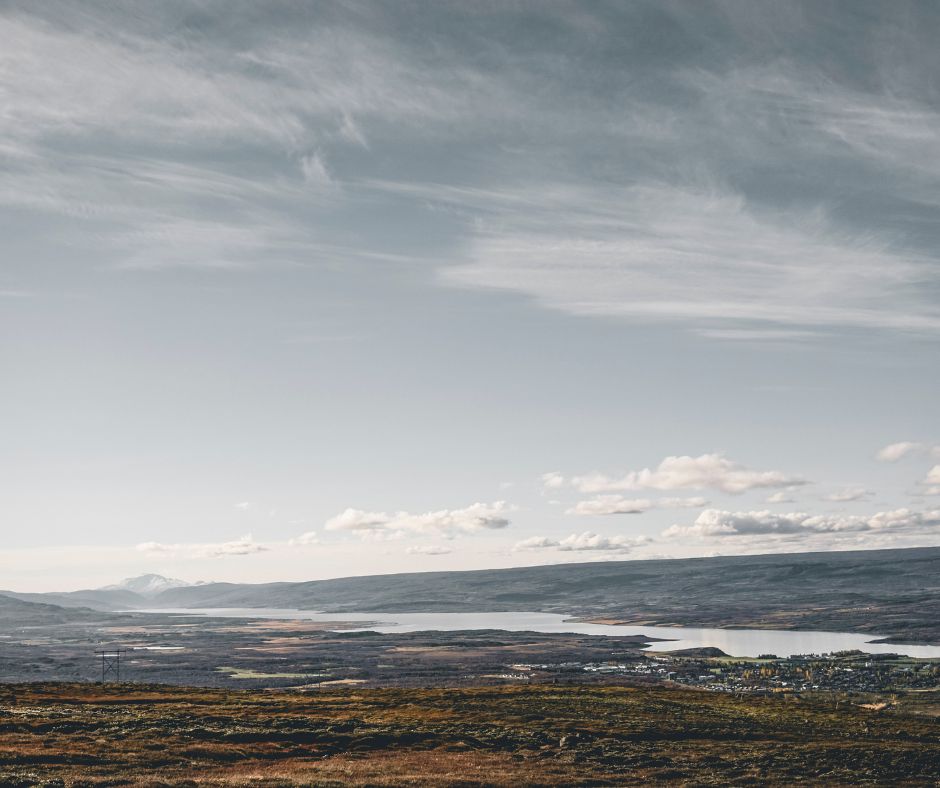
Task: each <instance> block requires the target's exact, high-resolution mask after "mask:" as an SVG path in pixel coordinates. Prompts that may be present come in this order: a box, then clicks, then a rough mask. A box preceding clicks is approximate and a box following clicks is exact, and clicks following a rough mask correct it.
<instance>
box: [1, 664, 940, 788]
mask: <svg viewBox="0 0 940 788" xmlns="http://www.w3.org/2000/svg"><path fill="white" fill-rule="evenodd" d="M931 698H933V700H931ZM938 713H940V704H938V703H937V700H936V698H935V697H934V696H933V694H932V693H922V694H920V695H912V696H911V697H910V698H904V699H901V701H900V702H898V703H897V704H896V705H894V706H890V705H889V706H886V705H885V704H883V703H881V704H872V705H870V706H869V707H867V708H866V707H865V706H863V705H862V704H860V703H859V702H858V699H849V698H848V697H846V696H840V695H809V696H803V697H796V696H789V697H783V696H767V697H754V696H748V697H735V696H731V695H724V694H715V693H706V692H699V691H693V690H688V689H680V688H672V687H622V686H617V687H614V686H583V685H581V686H570V685H568V686H562V685H558V686H555V685H532V686H526V687H479V688H460V689H448V688H443V689H369V690H353V691H350V690H346V691H335V690H331V691H320V692H313V693H296V692H293V693H285V692H270V691H268V692H236V691H226V690H208V689H195V688H182V687H166V686H156V685H149V686H147V685H128V684H121V685H118V684H105V685H94V684H53V683H49V684H18V685H2V686H0V720H2V724H0V783H2V784H4V785H32V784H36V783H39V782H43V781H49V780H58V781H60V782H58V783H56V784H63V783H64V784H66V785H76V784H81V785H114V784H118V783H120V784H147V785H152V784H160V785H184V784H187V785H192V784H199V785H247V784H251V785H261V786H274V785H278V786H280V785H309V784H311V783H313V784H323V785H340V784H344V785H348V784H359V785H363V784H369V785H389V786H392V785H408V784H416V783H420V784H425V785H453V784H460V785H483V784H487V785H519V784H527V785H562V784H564V785H571V784H594V785H597V784H618V785H640V784H644V783H649V782H651V781H657V782H664V783H675V784H685V783H689V782H691V783H694V784H697V785H719V784H720V785H728V784H753V783H754V782H755V781H759V782H760V783H761V784H764V785H790V784H793V783H794V782H796V781H801V782H803V783H804V784H806V783H809V784H828V785H832V784H852V785H865V784H868V785H887V784H898V783H902V784H907V785H933V784H935V782H936V781H937V780H940V758H938V757H937V751H938V747H940V718H938V716H937V715H938Z"/></svg>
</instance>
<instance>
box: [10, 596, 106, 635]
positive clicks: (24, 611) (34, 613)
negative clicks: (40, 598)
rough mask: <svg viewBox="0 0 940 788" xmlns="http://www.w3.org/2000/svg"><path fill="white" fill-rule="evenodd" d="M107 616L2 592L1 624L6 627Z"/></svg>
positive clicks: (85, 619) (41, 624)
mask: <svg viewBox="0 0 940 788" xmlns="http://www.w3.org/2000/svg"><path fill="white" fill-rule="evenodd" d="M105 617H107V614H103V613H102V612H101V611H98V610H90V609H88V608H75V607H70V608H66V607H60V606H59V605H50V604H47V603H41V602H28V601H25V600H23V599H16V598H15V597H12V596H7V595H6V593H5V592H0V626H2V627H4V628H9V627H14V626H43V625H47V624H69V623H73V622H77V621H97V620H100V619H102V618H105Z"/></svg>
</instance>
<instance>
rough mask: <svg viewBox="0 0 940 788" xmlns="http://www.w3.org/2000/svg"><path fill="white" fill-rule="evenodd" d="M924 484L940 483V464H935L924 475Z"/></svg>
mask: <svg viewBox="0 0 940 788" xmlns="http://www.w3.org/2000/svg"><path fill="white" fill-rule="evenodd" d="M923 483H924V484H940V465H934V466H933V468H931V469H930V470H929V471H927V475H926V476H925V477H924V482H923Z"/></svg>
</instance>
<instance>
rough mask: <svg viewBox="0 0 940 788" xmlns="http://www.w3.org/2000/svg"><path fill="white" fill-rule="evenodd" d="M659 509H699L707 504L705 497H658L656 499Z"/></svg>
mask: <svg viewBox="0 0 940 788" xmlns="http://www.w3.org/2000/svg"><path fill="white" fill-rule="evenodd" d="M656 506H658V507H659V508H660V509H701V508H702V507H703V506H708V499H707V498H660V499H659V500H657V501H656Z"/></svg>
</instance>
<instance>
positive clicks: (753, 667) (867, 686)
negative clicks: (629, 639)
mask: <svg viewBox="0 0 940 788" xmlns="http://www.w3.org/2000/svg"><path fill="white" fill-rule="evenodd" d="M508 668H509V672H507V673H505V674H502V676H503V677H505V678H507V679H514V680H520V681H526V680H531V679H534V678H536V677H539V678H545V677H546V674H548V675H559V674H567V675H569V676H571V674H581V675H584V674H590V675H592V676H596V677H598V678H600V677H603V676H630V677H636V678H641V679H645V680H652V681H668V682H672V683H676V684H682V685H685V686H694V687H701V688H703V689H707V690H712V691H715V692H747V693H767V692H809V691H814V690H821V691H838V692H885V691H895V690H898V691H900V690H915V689H937V688H938V687H940V660H915V659H910V658H907V657H901V656H897V655H894V654H880V655H872V654H863V653H861V652H841V653H835V654H804V655H798V656H792V657H787V658H778V657H777V656H775V655H773V654H765V655H762V656H761V657H758V658H756V659H734V658H728V657H690V656H668V655H656V656H650V657H645V656H644V657H641V658H640V659H637V660H622V661H612V662H592V663H581V662H563V663H552V664H540V665H537V664H515V665H511V666H508Z"/></svg>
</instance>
